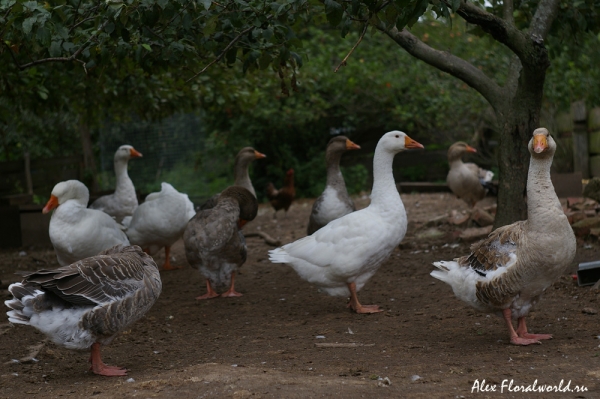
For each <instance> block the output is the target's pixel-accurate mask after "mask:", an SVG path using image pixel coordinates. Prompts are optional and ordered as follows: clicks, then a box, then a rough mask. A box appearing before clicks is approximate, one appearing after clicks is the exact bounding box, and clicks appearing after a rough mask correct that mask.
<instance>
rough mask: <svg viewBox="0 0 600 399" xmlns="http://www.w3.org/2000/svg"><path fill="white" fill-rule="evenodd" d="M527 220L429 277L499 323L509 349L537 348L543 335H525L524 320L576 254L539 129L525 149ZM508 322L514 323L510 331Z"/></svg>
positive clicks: (550, 146)
mask: <svg viewBox="0 0 600 399" xmlns="http://www.w3.org/2000/svg"><path fill="white" fill-rule="evenodd" d="M528 148H529V152H530V154H531V161H530V163H529V173H528V176H527V220H524V221H519V222H516V223H513V224H511V225H508V226H503V227H500V228H498V229H496V230H495V231H493V232H492V233H491V234H490V235H489V236H488V238H487V239H485V240H484V241H482V242H480V243H477V244H474V245H473V246H472V247H471V253H470V254H469V255H467V256H463V257H461V258H458V259H455V260H454V261H447V262H443V261H442V262H435V263H434V266H436V267H437V268H438V269H439V270H435V271H433V272H431V275H432V276H433V277H435V278H437V279H439V280H442V281H443V282H445V283H447V284H449V285H450V286H451V287H452V290H453V291H454V294H455V295H456V296H457V297H458V298H459V299H462V300H463V301H465V302H466V303H468V304H469V305H471V306H473V307H474V308H476V309H478V310H480V311H483V312H498V313H501V314H502V316H503V317H504V320H505V322H506V325H507V327H508V331H509V334H510V342H511V343H512V344H514V345H529V344H535V343H540V342H539V340H543V339H550V338H552V336H551V335H549V334H530V333H528V332H527V325H526V324H525V317H526V316H527V315H528V313H529V311H530V310H531V308H532V307H533V306H534V305H535V304H536V302H537V301H538V300H539V298H540V296H541V295H542V293H543V292H544V291H545V290H546V288H548V287H549V286H550V285H552V284H553V283H554V281H556V279H558V278H559V277H560V276H561V274H563V273H564V272H565V271H566V270H567V268H568V267H569V266H570V265H571V262H572V261H573V259H574V257H575V251H576V248H577V245H576V241H575V235H574V234H573V230H572V229H571V226H570V225H569V221H568V220H567V217H566V216H565V214H564V212H563V210H562V207H561V205H560V202H559V201H558V197H557V196H556V192H555V191H554V187H553V186H552V182H551V180H550V167H551V166H552V158H553V156H554V153H555V151H556V142H555V141H554V139H553V138H552V136H550V135H549V134H548V130H546V129H545V128H539V129H536V130H535V131H534V132H533V138H532V139H531V140H530V141H529V144H528ZM512 319H516V320H517V322H518V326H517V330H516V331H515V329H514V328H513V325H512Z"/></svg>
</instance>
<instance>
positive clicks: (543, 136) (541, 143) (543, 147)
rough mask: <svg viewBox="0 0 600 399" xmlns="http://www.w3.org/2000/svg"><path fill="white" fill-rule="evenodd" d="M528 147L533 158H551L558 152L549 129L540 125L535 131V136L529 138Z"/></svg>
mask: <svg viewBox="0 0 600 399" xmlns="http://www.w3.org/2000/svg"><path fill="white" fill-rule="evenodd" d="M527 148H528V149H529V153H530V154H531V156H532V157H533V158H539V159H543V158H550V157H552V156H554V153H555V152H556V142H555V141H554V139H553V138H552V136H551V135H550V133H549V132H548V129H546V128H544V127H540V128H537V129H535V130H534V131H533V137H532V138H531V140H529V144H528V146H527Z"/></svg>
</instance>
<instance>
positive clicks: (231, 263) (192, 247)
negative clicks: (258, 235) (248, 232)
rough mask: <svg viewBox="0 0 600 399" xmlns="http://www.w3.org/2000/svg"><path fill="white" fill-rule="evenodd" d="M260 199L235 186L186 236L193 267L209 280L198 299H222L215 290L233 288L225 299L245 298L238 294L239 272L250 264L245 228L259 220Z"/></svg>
mask: <svg viewBox="0 0 600 399" xmlns="http://www.w3.org/2000/svg"><path fill="white" fill-rule="evenodd" d="M257 211H258V202H257V201H256V197H254V195H252V193H251V192H250V191H249V190H247V189H245V188H244V187H239V186H232V187H229V188H227V189H225V190H223V192H222V193H221V194H220V195H219V198H218V201H217V204H216V205H215V206H214V207H213V208H212V209H205V210H202V211H199V212H198V213H197V214H196V216H194V217H193V218H192V220H190V221H189V223H188V225H187V227H186V229H185V232H184V233H183V242H184V244H185V255H186V257H187V260H188V262H189V264H190V265H191V266H192V267H193V268H195V269H198V270H199V271H200V273H202V275H203V276H204V277H205V278H206V291H207V293H206V294H204V295H200V296H198V297H196V299H209V298H215V297H217V296H219V294H217V293H216V292H215V291H214V289H213V286H214V287H216V288H219V287H223V286H229V289H228V290H227V291H226V292H224V293H222V294H221V295H220V296H222V297H236V296H242V294H240V293H239V292H236V291H235V288H234V283H235V272H236V270H237V269H238V268H239V267H240V266H242V265H243V264H244V262H245V261H246V240H245V238H244V235H243V234H242V231H241V228H242V226H243V225H244V224H245V223H246V222H248V221H250V220H253V219H254V218H255V217H256V213H257Z"/></svg>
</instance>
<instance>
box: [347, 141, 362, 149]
mask: <svg viewBox="0 0 600 399" xmlns="http://www.w3.org/2000/svg"><path fill="white" fill-rule="evenodd" d="M346 149H347V150H360V146H359V145H358V144H356V143H353V142H352V141H350V140H349V139H346Z"/></svg>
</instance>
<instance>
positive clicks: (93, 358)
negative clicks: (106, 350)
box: [90, 342, 127, 377]
mask: <svg viewBox="0 0 600 399" xmlns="http://www.w3.org/2000/svg"><path fill="white" fill-rule="evenodd" d="M90 363H92V367H90V370H92V372H93V373H94V374H99V375H105V376H107V377H120V376H124V375H127V369H126V368H123V367H117V366H107V365H106V364H104V362H102V358H101V357H100V343H99V342H95V343H94V344H92V353H91V355H90Z"/></svg>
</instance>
